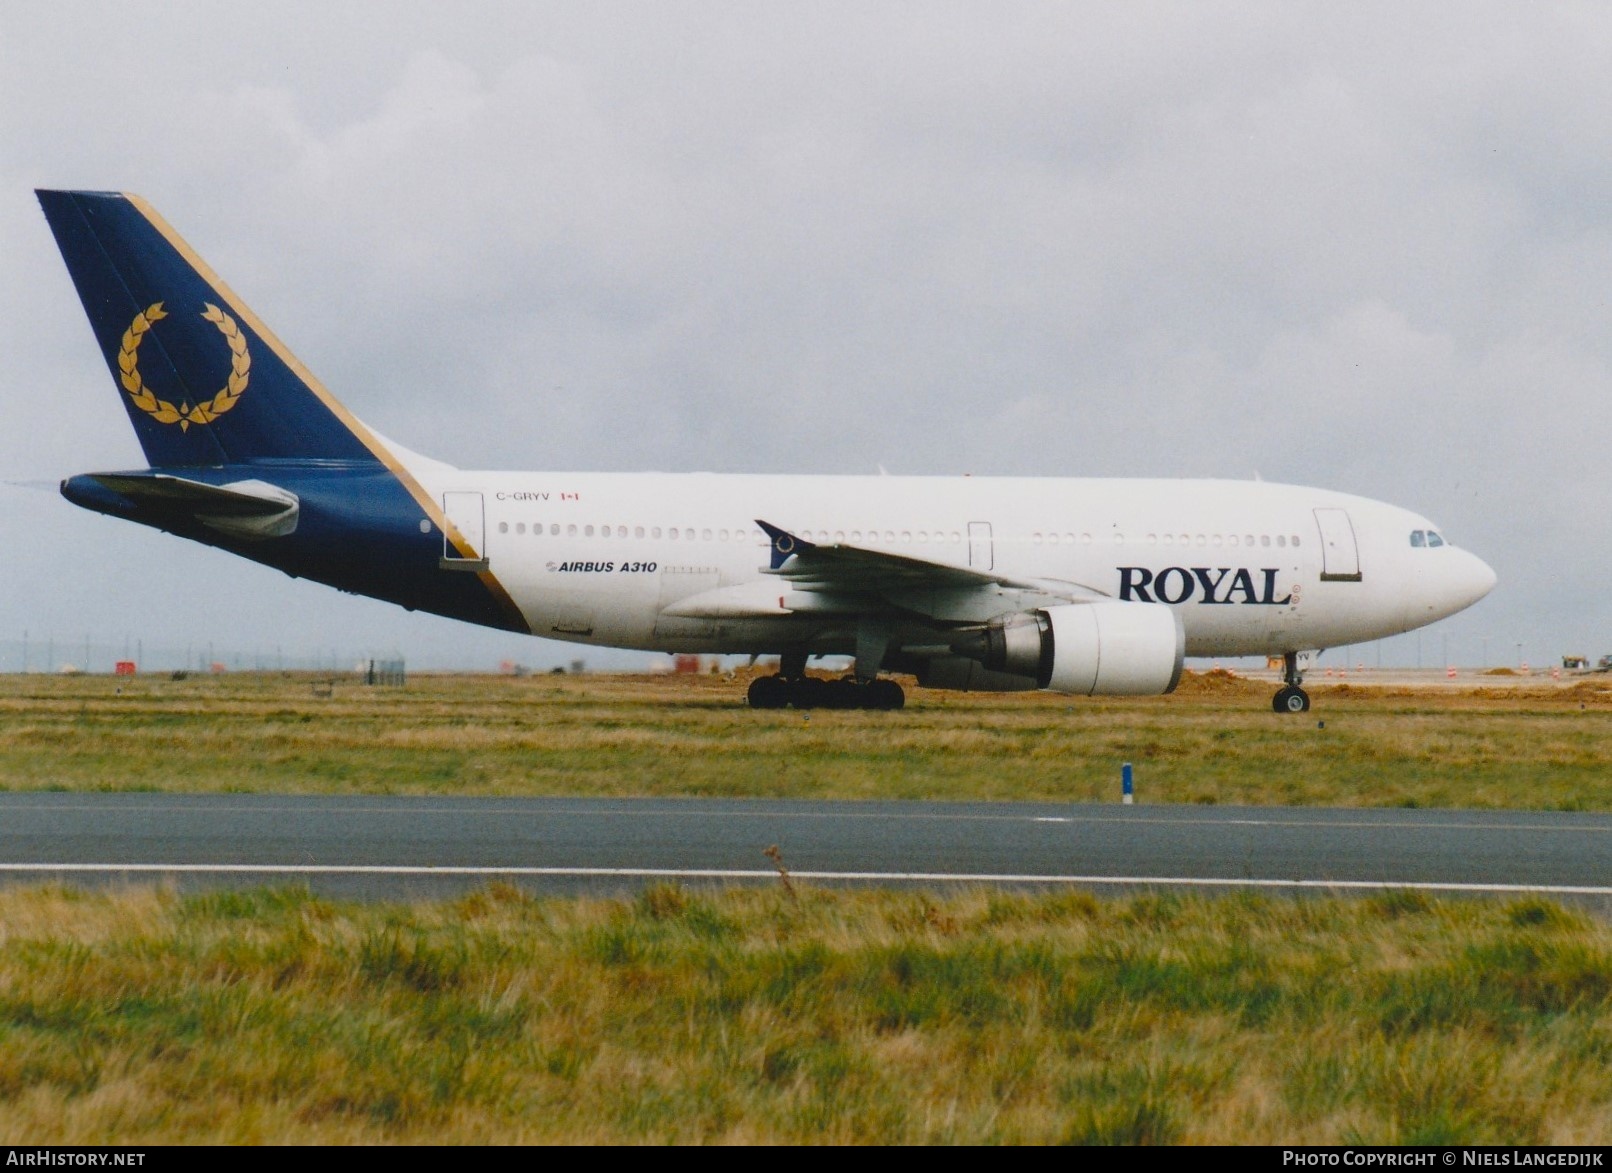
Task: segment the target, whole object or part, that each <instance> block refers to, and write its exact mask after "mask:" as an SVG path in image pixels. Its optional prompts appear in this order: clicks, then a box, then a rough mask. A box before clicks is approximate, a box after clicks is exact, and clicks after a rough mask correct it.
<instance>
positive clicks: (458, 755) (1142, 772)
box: [0, 674, 1612, 810]
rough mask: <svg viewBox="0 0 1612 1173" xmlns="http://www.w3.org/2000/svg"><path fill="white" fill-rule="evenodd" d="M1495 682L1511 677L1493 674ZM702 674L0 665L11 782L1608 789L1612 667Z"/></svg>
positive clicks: (1350, 799)
mask: <svg viewBox="0 0 1612 1173" xmlns="http://www.w3.org/2000/svg"><path fill="white" fill-rule="evenodd" d="M1497 683H1498V682H1497ZM743 690H744V681H743V680H742V679H740V680H737V681H727V680H722V679H717V678H710V677H694V678H690V677H672V678H655V677H612V676H594V677H555V676H541V677H528V678H513V677H510V678H500V677H431V676H420V677H416V678H414V679H413V680H411V681H410V683H409V685H408V686H407V687H406V688H402V689H392V688H367V687H364V686H363V685H360V684H357V683H349V682H347V681H339V682H338V683H336V684H335V685H334V687H333V688H332V689H330V695H328V696H325V695H316V693H321V694H322V693H323V692H324V691H325V690H324V689H323V688H316V686H315V684H314V682H313V681H311V680H310V679H308V678H305V677H288V676H281V675H276V674H265V675H226V676H218V677H192V678H189V679H186V680H169V679H166V678H152V677H140V678H135V679H133V680H127V679H125V680H118V679H115V678H111V677H71V678H63V677H53V676H0V788H3V789H10V790H31V789H67V790H164V791H195V792H220V791H237V792H238V791H259V792H273V793H352V792H368V793H397V794H403V793H414V794H431V793H453V794H482V795H514V794H532V795H538V794H544V795H601V796H604V795H609V796H623V795H646V796H647V795H657V796H659V795H722V796H774V797H790V798H889V799H904V798H913V799H918V798H922V799H976V798H983V799H1031V800H1049V801H1073V802H1097V801H1102V802H1111V801H1113V800H1114V797H1115V795H1116V794H1117V792H1118V787H1119V770H1120V765H1121V763H1123V762H1127V761H1129V762H1132V763H1133V764H1134V766H1135V770H1136V779H1137V783H1136V784H1137V798H1138V801H1142V802H1159V803H1230V804H1243V803H1252V804H1275V805H1327V806H1423V807H1467V808H1502V807H1528V808H1534V809H1553V810H1609V809H1612V785H1609V781H1612V779H1609V775H1608V770H1607V766H1608V763H1612V683H1609V682H1606V681H1605V680H1604V678H1603V679H1598V680H1597V681H1594V682H1584V683H1581V684H1578V685H1577V686H1574V687H1550V686H1548V685H1547V686H1546V687H1541V688H1527V687H1520V686H1518V685H1516V684H1508V686H1506V687H1498V686H1497V687H1493V688H1474V689H1467V690H1461V691H1444V692H1433V691H1426V690H1422V691H1417V690H1405V689H1401V690H1395V689H1378V688H1364V687H1360V686H1358V685H1333V686H1328V685H1326V684H1320V685H1318V686H1316V687H1315V688H1314V689H1313V692H1314V695H1315V705H1316V707H1315V709H1314V711H1312V712H1311V713H1310V714H1308V715H1306V716H1302V717H1293V716H1278V715H1277V714H1274V713H1272V712H1270V709H1269V697H1270V693H1271V692H1272V691H1273V690H1272V687H1271V686H1270V685H1269V684H1267V683H1261V682H1254V681H1247V680H1241V679H1237V678H1233V677H1230V676H1227V675H1224V674H1209V675H1204V676H1189V677H1188V678H1187V679H1186V680H1185V682H1184V684H1183V688H1182V690H1181V691H1180V692H1178V693H1177V694H1175V695H1173V696H1168V697H1149V698H1140V699H1122V700H1113V699H1110V700H1094V699H1086V698H1066V697H1055V696H1050V695H1041V694H1013V695H1007V696H980V695H969V696H962V695H958V694H951V693H941V692H929V691H924V690H914V691H913V693H912V697H911V700H910V702H909V705H908V707H907V708H906V709H905V710H904V711H902V712H900V713H865V712H832V711H823V710H817V711H813V712H811V713H809V714H808V713H799V712H795V711H794V710H781V711H771V712H765V711H764V712H755V711H751V710H749V709H746V708H744V707H743V705H742V699H741V698H742V696H743Z"/></svg>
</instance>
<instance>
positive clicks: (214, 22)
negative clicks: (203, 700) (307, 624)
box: [0, 3, 1612, 658]
mask: <svg viewBox="0 0 1612 1173" xmlns="http://www.w3.org/2000/svg"><path fill="white" fill-rule="evenodd" d="M1609 41H1612V19H1609V18H1608V17H1607V16H1606V15H1605V14H1604V13H1603V11H1602V10H1601V9H1600V8H1599V7H1597V6H1594V5H1587V4H1584V5H1581V4H1562V5H1555V6H1552V7H1550V8H1549V9H1546V10H1543V11H1539V12H1533V11H1530V12H1522V11H1520V10H1516V9H1514V8H1512V7H1510V6H1506V5H1498V4H1478V5H1472V6H1468V7H1467V8H1464V9H1463V10H1462V13H1461V14H1460V16H1459V18H1457V17H1456V16H1454V15H1451V14H1449V13H1447V12H1445V11H1444V10H1442V9H1440V8H1438V7H1436V6H1410V7H1408V8H1407V7H1406V6H1403V5H1363V6H1348V7H1345V8H1339V7H1337V6H1333V5H1322V4H1295V5H1285V6H1281V7H1279V8H1271V7H1269V6H1259V5H1242V4H1223V5H1207V6H1187V7H1182V6H1177V5H1148V4H1141V5H1127V6H1125V7H1123V8H1115V9H1106V8H1100V7H1091V6H1068V5H1055V4H1049V5H1040V4H1025V5H1015V6H1013V7H1011V8H1008V9H1002V8H1000V7H999V6H991V5H982V4H972V3H956V4H942V5H923V6H921V7H920V6H907V5H899V4H898V5H885V6H878V7H874V8H868V7H867V6H864V5H839V4H823V5H814V6H807V7H800V6H794V5H788V6H785V5H710V4H690V5H683V4H665V5H659V4H658V5H647V6H646V5H602V6H596V7H591V8H589V9H588V10H586V11H582V10H576V9H564V8H550V7H547V6H532V5H525V4H509V5H498V4H471V5H468V6H464V7H462V8H459V9H455V10H454V11H453V12H452V13H447V12H446V11H444V10H441V9H440V8H439V7H437V6H431V5H418V6H415V5H393V6H387V7H386V8H385V9H384V10H382V9H376V8H371V7H367V6H323V5H311V4H310V5H302V4H278V5H276V4H269V5H261V6H253V7H252V8H251V9H250V10H242V11H239V12H234V11H232V12H231V14H230V19H228V20H223V19H219V16H218V11H217V9H216V8H215V7H214V6H212V5H206V4H199V3H197V4H180V5H171V6H163V7H162V8H161V9H158V10H156V11H153V12H149V13H145V14H143V15H142V19H140V20H133V21H131V20H128V19H126V14H125V13H124V12H123V10H121V9H114V8H112V7H110V6H103V5H97V4H86V5H82V6H67V7H63V6H60V5H56V6H48V7H37V8H35V9H28V10H24V11H19V12H18V13H13V14H12V15H11V18H10V19H9V20H8V35H7V38H6V40H5V41H4V42H3V43H0V99H4V113H0V176H3V177H4V179H5V183H4V185H3V186H0V246H3V247H4V248H5V250H6V256H7V258H8V261H9V262H10V275H9V279H8V280H7V281H6V282H5V283H4V286H3V288H0V348H3V350H4V353H6V354H7V355H8V359H9V361H8V363H7V365H6V368H5V371H4V373H3V374H0V379H3V380H4V383H3V387H4V396H5V403H6V407H7V419H8V421H9V423H8V427H7V428H6V429H4V431H3V432H0V465H3V467H4V469H5V470H6V471H8V472H10V473H11V474H12V475H14V476H21V477H36V476H55V475H60V474H62V473H66V472H72V471H79V470H80V469H82V468H85V467H116V466H119V465H130V464H138V463H139V459H138V454H137V452H136V450H135V449H134V446H133V444H132V439H131V438H130V437H129V436H128V434H127V426H126V424H125V423H124V421H123V420H122V418H121V416H120V413H118V412H117V411H116V410H115V409H113V408H112V406H111V402H110V400H111V395H110V392H109V391H108V388H107V385H106V382H105V375H104V371H103V370H102V369H101V367H100V365H99V363H98V361H97V356H96V355H95V353H94V351H93V348H92V347H90V346H89V344H88V332H87V330H86V329H85V327H84V326H83V324H82V322H81V321H79V320H78V319H77V317H76V307H75V305H74V303H73V301H72V294H71V292H70V287H69V285H68V283H67V281H66V279H65V277H64V275H63V274H62V272H61V268H60V264H59V261H58V260H57V258H56V256H55V252H54V249H53V247H52V246H51V243H50V240H49V236H48V233H47V232H46V231H45V229H44V226H43V223H42V221H41V218H40V217H39V215H38V211H37V208H36V207H35V206H33V202H32V200H31V198H30V197H29V195H28V189H29V188H30V187H31V186H33V185H36V184H48V185H82V186H92V187H124V188H130V189H133V190H139V191H142V192H143V194H145V195H147V196H148V197H150V198H151V199H153V200H154V201H155V202H156V204H157V206H158V207H159V208H160V209H161V210H162V211H163V213H164V214H165V215H166V216H167V217H168V218H169V219H170V220H171V221H172V222H173V223H174V224H175V226H176V227H177V228H178V230H179V231H180V232H181V233H182V234H184V235H185V236H186V237H187V239H189V240H190V241H191V243H192V244H194V245H195V246H196V247H197V248H198V249H199V250H200V251H201V252H202V254H203V255H204V256H206V257H207V258H208V259H209V260H210V261H211V262H212V263H213V264H214V265H215V267H217V268H218V269H219V270H220V271H221V272H222V273H223V274H224V275H225V277H226V279H227V280H229V281H230V283H231V284H232V285H233V286H234V287H235V288H236V290H237V291H238V292H239V293H241V294H242V295H243V296H244V297H245V298H246V299H247V300H248V301H249V302H250V303H251V304H252V305H253V306H254V307H255V308H256V309H257V310H258V311H259V312H260V313H261V314H262V315H263V316H264V317H265V319H266V320H267V321H269V322H270V323H271V324H272V325H273V326H274V327H275V328H276V330H277V331H278V332H279V333H280V334H281V336H282V337H283V338H284V339H285V340H286V341H287V342H288V343H289V344H290V345H291V346H292V348H293V349H294V350H295V351H296V352H297V353H298V354H299V356H300V357H302V358H303V359H304V360H305V361H306V362H308V364H309V365H310V366H311V367H312V368H313V369H314V370H315V371H316V372H318V373H319V374H320V376H321V377H322V378H323V379H324V380H325V381H326V383H327V384H329V385H330V386H331V387H332V388H333V389H334V390H335V391H336V392H337V393H338V394H339V395H340V396H341V397H342V398H343V399H344V400H345V401H346V402H347V403H348V404H349V405H350V406H351V407H353V408H354V409H355V410H356V411H357V412H358V413H359V414H360V415H362V416H364V417H365V418H366V419H368V420H369V421H370V422H372V423H373V424H374V425H375V426H376V427H378V428H380V429H381V430H382V431H384V432H386V433H387V434H389V435H394V436H396V437H397V438H398V439H399V440H400V441H402V442H404V443H406V444H409V445H410V446H412V447H415V448H419V449H422V450H427V451H431V452H432V453H434V454H436V455H439V456H442V457H444V458H446V459H449V460H452V461H455V462H457V463H461V464H490V465H498V466H516V467H532V466H537V467H541V466H549V467H567V468H602V469H632V468H643V467H655V468H665V469H695V468H705V469H715V470H735V471H772V470H777V471H791V472H864V471H869V470H871V469H873V468H874V467H876V466H878V465H880V464H883V465H884V466H886V467H888V468H889V469H891V471H897V472H913V473H950V472H961V471H971V472H974V473H977V474H985V473H1011V474H1043V475H1150V476H1162V475H1194V476H1201V475H1229V476H1245V475H1250V474H1251V473H1252V472H1254V471H1255V470H1257V471H1259V472H1260V473H1261V474H1262V475H1264V476H1266V477H1267V478H1268V479H1282V480H1290V481H1298V482H1301V483H1310V482H1317V483H1322V484H1326V485H1328V486H1331V487H1338V488H1344V489H1349V490H1352V491H1356V492H1361V493H1365V494H1367V495H1370V496H1377V497H1382V498H1384V499H1388V500H1394V501H1402V502H1404V503H1405V504H1408V505H1411V506H1413V507H1415V508H1418V509H1421V510H1424V511H1426V512H1427V513H1428V514H1430V515H1432V516H1434V517H1436V518H1438V519H1439V520H1440V524H1443V525H1446V526H1447V527H1448V528H1449V529H1450V531H1451V533H1452V535H1453V536H1455V537H1456V539H1457V540H1458V541H1460V542H1462V543H1464V544H1467V545H1469V546H1471V547H1472V548H1474V549H1476V550H1478V551H1479V552H1480V553H1481V554H1483V555H1484V556H1485V557H1488V558H1490V560H1491V561H1494V562H1495V563H1496V565H1497V566H1499V567H1500V568H1501V586H1500V588H1499V590H1498V591H1497V592H1496V594H1495V596H1493V597H1492V598H1491V599H1490V600H1488V601H1486V602H1485V603H1484V604H1483V605H1482V607H1481V608H1480V611H1481V612H1482V614H1481V617H1474V618H1473V619H1472V620H1471V621H1470V622H1471V624H1472V625H1482V626H1484V627H1486V628H1494V629H1496V630H1498V629H1499V628H1501V627H1506V628H1508V629H1510V630H1515V631H1516V632H1517V633H1518V637H1519V638H1526V639H1528V640H1531V641H1534V642H1536V643H1537V644H1538V645H1539V647H1540V651H1539V652H1538V653H1536V658H1541V657H1543V656H1544V655H1545V654H1546V653H1547V652H1551V651H1553V650H1554V645H1555V643H1557V642H1560V639H1559V638H1558V633H1559V632H1561V631H1562V630H1563V629H1564V628H1570V627H1573V625H1578V626H1579V627H1582V628H1583V629H1586V630H1591V631H1594V630H1603V629H1605V628H1606V627H1607V626H1608V624H1607V622H1606V621H1607V620H1608V619H1609V618H1612V616H1609V615H1608V614H1607V608H1606V607H1605V606H1604V605H1603V604H1601V603H1599V602H1597V601H1595V598H1594V594H1593V592H1589V591H1588V590H1587V589H1579V590H1577V591H1572V590H1568V589H1565V587H1564V586H1563V585H1562V584H1565V583H1580V582H1581V583H1586V584H1587V583H1589V582H1593V581H1595V580H1596V575H1597V573H1598V562H1597V555H1596V553H1595V551H1597V550H1598V549H1599V548H1600V546H1601V545H1602V542H1603V540H1604V536H1605V535H1602V534H1600V533H1598V532H1597V527H1598V525H1599V523H1598V522H1596V521H1595V520H1594V517H1593V515H1592V516H1586V503H1587V502H1594V501H1596V500H1599V499H1600V498H1601V497H1602V496H1604V494H1605V491H1606V489H1607V487H1608V486H1607V483H1606V482H1607V474H1606V472H1605V471H1604V463H1605V462H1604V461H1603V460H1602V459H1601V456H1600V449H1602V448H1603V447H1604V445H1605V435H1606V432H1605V429H1606V425H1607V423H1608V418H1607V416H1608V411H1607V408H1606V406H1605V405H1606V403H1607V402H1608V398H1607V395H1606V392H1607V390H1608V387H1607V383H1608V360H1609V355H1608V337H1609V334H1612V332H1609V331H1608V329H1607V321H1606V317H1607V310H1606V295H1605V293H1604V289H1603V286H1604V280H1605V279H1604V274H1605V272H1606V271H1607V262H1608V261H1609V260H1612V256H1609V255H1608V254H1609V248H1608V241H1609V239H1612V236H1609V232H1608V225H1607V222H1606V216H1605V207H1606V193H1605V189H1606V187H1607V185H1608V181H1609V179H1612V176H1609V174H1608V168H1609V167H1612V163H1609V162H1608V160H1609V159H1612V150H1609V147H1612V142H1609V141H1608V139H1609V138H1612V117H1609V116H1608V114H1607V111H1609V110H1612V100H1609V99H1612V93H1609V92H1608V90H1609V87H1612V76H1609V74H1608V72H1607V71H1606V70H1605V69H1604V68H1603V65H1602V63H1603V62H1604V61H1605V59H1606V55H1607V50H1608V49H1609V48H1612V45H1609V43H1608V42H1609ZM64 420H65V421H70V425H71V426H62V421H64ZM1564 485H1565V486H1568V487H1567V488H1566V489H1564ZM66 508H67V507H66V506H64V505H63V506H54V507H53V509H54V512H50V513H48V514H46V515H33V516H30V517H29V518H28V520H27V521H22V520H14V521H13V522H11V523H10V524H13V525H14V526H17V527H19V528H20V529H26V530H27V531H28V533H29V535H30V536H29V538H28V539H26V540H25V539H23V538H22V537H21V535H20V533H14V535H13V542H12V545H13V547H14V548H15V547H16V546H17V545H18V544H19V543H20V544H23V545H38V544H40V543H43V546H44V552H45V553H47V554H48V558H47V559H46V561H45V565H47V566H48V567H50V571H49V573H46V572H44V571H43V570H36V571H33V572H30V573H24V572H14V573H15V574H17V575H18V576H19V578H20V579H22V581H21V582H20V583H19V584H18V589H17V590H15V591H13V592H11V593H12V595H13V603H12V604H11V605H12V607H13V608H14V610H15V614H16V616H17V617H21V616H22V615H23V614H25V613H28V612H29V611H30V609H32V610H33V611H34V612H35V613H43V614H53V613H54V614H62V615H73V614H81V613H85V612H86V611H88V610H91V609H92V608H90V606H89V605H88V604H79V605H77V606H76V609H75V605H74V604H71V603H69V602H67V601H66V599H63V600H62V601H61V602H60V603H59V604H58V603H57V602H55V601H53V600H54V599H55V597H56V596H58V595H60V594H61V593H62V592H61V591H60V590H59V589H58V588H57V587H56V586H54V585H50V584H53V583H55V582H56V580H57V577H58V576H59V571H58V570H57V569H56V568H58V567H61V566H63V565H68V566H71V565H74V564H75V563H79V564H82V563H83V562H84V560H85V559H86V549H89V550H93V549H94V548H95V547H96V544H97V542H99V541H100V540H101V539H96V540H94V541H90V542H89V543H88V545H87V547H86V546H85V545H81V544H78V543H83V542H84V541H85V538H84V532H83V531H79V530H76V529H74V526H73V524H72V523H68V522H66V521H65V520H63V519H64V518H65V516H66V515H65V514H62V513H61V510H63V509H66ZM19 509H21V510H22V511H23V513H24V514H26V513H27V512H28V510H27V508H25V507H23V506H20V505H19ZM42 516H48V517H49V518H50V520H49V521H48V522H42V521H41V520H40V518H41V517H42ZM42 530H43V531H45V536H43V537H41V536H39V535H40V533H41V531H42ZM96 532H99V531H96ZM69 533H71V534H72V540H71V542H69V541H68V540H67V537H66V535H68V534H69ZM131 540H132V539H131ZM152 540H154V541H158V544H157V545H155V546H152V547H149V549H150V550H152V551H163V550H171V549H172V546H173V543H172V542H171V541H166V543H165V544H164V540H158V539H152ZM140 549H142V550H145V549H147V547H144V546H141V547H140ZM132 556H133V555H131V557H132ZM166 556H169V555H161V554H157V555H156V557H158V558H161V557H166ZM171 556H172V557H174V558H176V559H177V558H179V556H178V555H171ZM184 557H185V558H186V559H189V558H191V557H192V555H191V554H189V553H187V554H186V555H185V556H184ZM194 557H195V558H196V559H198V561H196V562H193V563H192V562H187V563H186V575H187V576H188V575H189V574H191V573H202V572H204V571H203V569H202V568H214V567H216V566H217V564H218V559H219V556H217V555H213V554H210V553H208V552H206V551H199V552H196V553H195V554H194ZM92 565H93V563H92ZM1541 568H1550V569H1549V575H1550V577H1551V581H1553V582H1554V583H1556V584H1557V585H1556V586H1553V587H1552V588H1551V589H1550V590H1549V591H1548V593H1546V594H1542V595H1538V596H1536V595H1535V593H1534V589H1535V588H1534V585H1533V584H1534V583H1535V582H1536V581H1538V580H1539V579H1540V576H1541V574H1542V569H1541ZM206 572H210V571H206ZM253 573H256V572H253ZM79 577H80V578H83V579H85V580H86V582H87V583H91V584H93V583H95V581H96V579H97V577H98V576H97V574H96V573H95V572H94V571H93V570H86V571H85V572H84V573H82V574H81V575H80V576H79ZM250 582H251V584H252V585H251V587H250V590H251V591H252V592H253V593H254V594H255V595H258V596H261V598H262V599H263V601H264V602H263V606H264V607H265V608H266V610H265V614H266V615H267V616H269V618H267V619H265V620H264V622H266V623H272V622H274V621H275V620H274V619H273V616H274V615H275V614H276V613H278V614H281V615H283V614H285V611H284V610H283V609H280V610H278V612H277V609H278V608H283V606H284V604H283V603H277V602H275V599H276V597H277V596H278V595H279V584H277V583H270V582H266V581H261V580H259V579H256V578H253V579H251V580H250ZM75 589H81V590H83V591H84V592H85V593H86V595H88V594H90V593H92V592H94V591H96V590H101V591H104V589H105V588H104V587H102V586H99V585H86V586H84V587H82V588H75ZM163 589H164V590H169V591H173V592H178V593H182V592H183V591H184V590H185V589H186V585H185V582H184V581H181V580H179V579H177V578H176V579H175V580H173V581H169V582H165V583H164V584H163ZM243 589H246V588H244V587H243ZM97 597H98V598H103V599H104V598H107V597H108V596H106V595H104V594H103V595H100V596H97ZM366 606H367V605H366ZM374 606H375V607H377V608H378V607H379V605H378V604H376V605H374ZM58 607H59V610H53V608H58ZM112 613H115V612H113V611H109V614H112ZM386 614H387V616H388V617H387V618H386V619H385V620H378V621H377V629H378V630H379V629H386V630H400V631H401V630H408V628H407V627H406V626H404V625H405V624H407V623H412V622H414V620H413V619H409V618H407V617H397V618H396V619H395V620H394V619H393V618H392V617H391V616H390V613H389V612H388V613H386ZM63 621H64V622H66V620H63ZM3 622H5V620H4V619H0V623H3ZM11 622H12V624H13V626H15V625H17V619H16V618H13V619H12V620H11ZM394 622H395V623H396V624H397V626H396V627H395V628H386V626H385V625H386V624H391V623H394ZM1468 622H1469V621H1468V620H1467V619H1465V618H1458V619H1456V620H1453V621H1451V625H1450V629H1451V631H1452V632H1454V631H1460V630H1465V628H1464V627H1463V626H1462V625H1464V624H1468ZM1524 633H1526V634H1524ZM1491 634H1492V633H1491Z"/></svg>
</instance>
